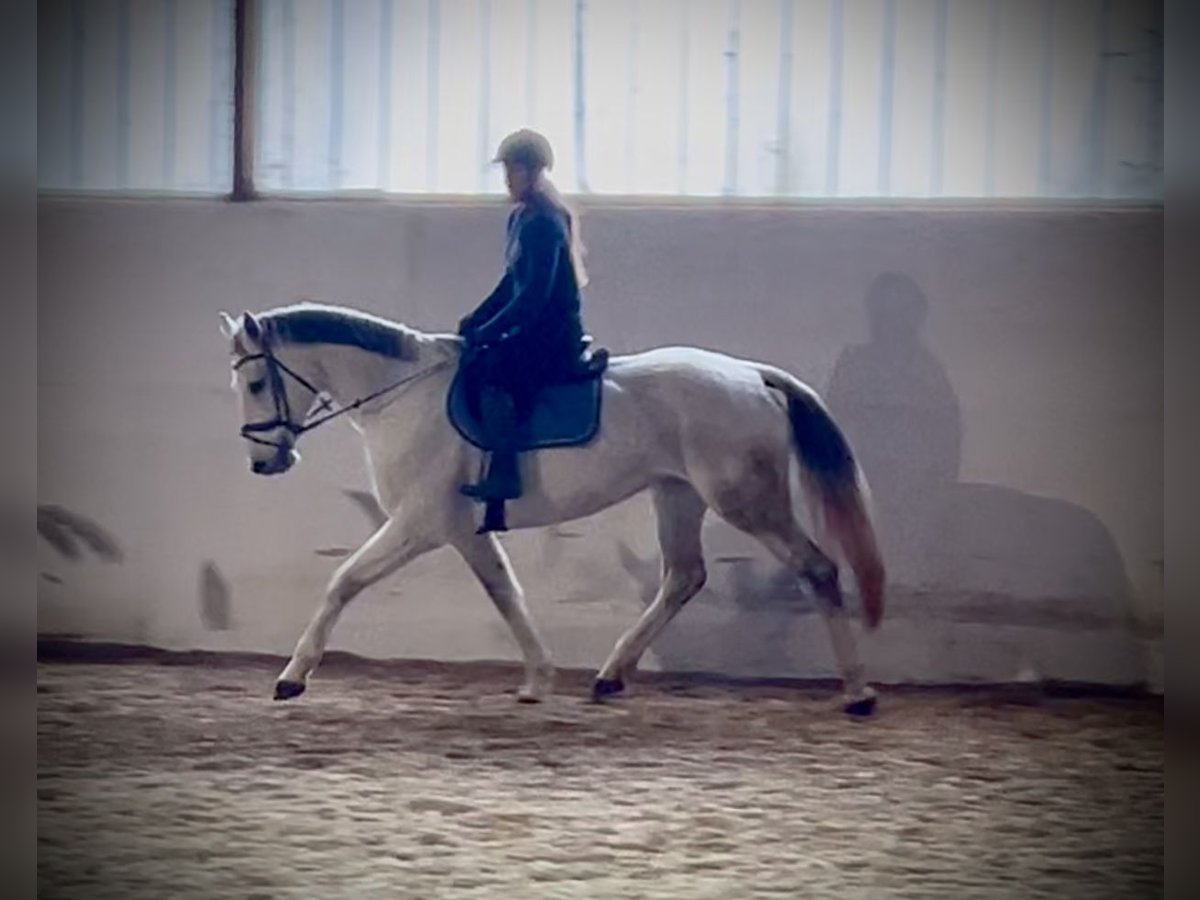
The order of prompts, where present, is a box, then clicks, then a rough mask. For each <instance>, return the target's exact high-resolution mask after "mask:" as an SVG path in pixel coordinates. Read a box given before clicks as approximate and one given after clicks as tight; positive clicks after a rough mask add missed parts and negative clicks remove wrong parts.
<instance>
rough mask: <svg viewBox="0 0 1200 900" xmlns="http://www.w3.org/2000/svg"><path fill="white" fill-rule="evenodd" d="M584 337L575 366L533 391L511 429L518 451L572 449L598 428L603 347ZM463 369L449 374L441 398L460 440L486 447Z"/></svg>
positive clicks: (605, 355)
mask: <svg viewBox="0 0 1200 900" xmlns="http://www.w3.org/2000/svg"><path fill="white" fill-rule="evenodd" d="M591 340H592V339H591V337H585V338H584V345H583V351H582V353H581V354H580V357H579V359H578V361H577V362H576V364H575V366H574V367H573V368H572V369H571V370H570V371H569V372H567V373H566V374H565V375H564V376H561V377H559V378H557V379H555V380H554V381H553V382H550V383H548V384H546V385H543V386H542V387H541V388H539V389H538V391H537V393H536V394H535V395H534V399H533V403H532V408H531V411H530V413H529V415H527V416H526V417H525V419H524V421H523V422H521V423H519V424H518V427H517V433H516V436H515V437H516V443H517V449H518V450H519V451H521V452H528V451H530V450H542V449H546V448H548V447H577V446H580V445H582V444H586V443H588V442H590V441H591V440H592V439H593V438H594V437H595V436H596V433H597V432H598V431H599V430H600V399H601V396H602V394H603V378H602V376H603V375H604V372H605V371H606V370H607V368H608V350H606V349H603V348H600V349H596V350H592V349H591V346H590V345H591ZM472 401H473V398H472V397H470V396H469V394H468V389H467V386H466V380H465V379H464V377H463V373H462V371H459V372H458V374H456V375H455V376H454V381H453V382H452V383H451V385H450V391H449V393H448V395H447V397H446V412H447V415H448V416H449V418H450V423H451V424H452V425H453V426H454V430H455V431H457V432H458V433H459V434H460V435H461V436H462V437H463V439H464V440H466V441H467V442H468V443H470V444H472V445H473V446H475V447H478V448H479V449H480V450H485V451H491V450H492V449H494V448H493V447H492V446H490V444H489V442H488V439H487V432H486V430H485V428H484V427H483V423H482V422H481V421H480V418H479V416H478V415H477V414H476V413H475V411H474V410H476V409H478V406H477V404H475V403H473V402H472Z"/></svg>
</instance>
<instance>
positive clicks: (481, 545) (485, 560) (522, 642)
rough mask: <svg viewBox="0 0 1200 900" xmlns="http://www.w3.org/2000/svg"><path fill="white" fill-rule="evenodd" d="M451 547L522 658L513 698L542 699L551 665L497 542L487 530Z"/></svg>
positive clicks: (549, 683)
mask: <svg viewBox="0 0 1200 900" xmlns="http://www.w3.org/2000/svg"><path fill="white" fill-rule="evenodd" d="M468 521H469V520H468ZM454 546H455V548H456V549H457V550H458V552H459V553H460V554H461V555H462V558H463V559H464V560H465V561H466V563H467V565H468V566H470V567H471V571H472V572H474V573H475V577H476V578H478V579H479V581H480V583H481V584H482V585H483V587H484V590H486V591H487V593H488V596H489V597H491V598H492V602H493V603H494V604H496V609H497V610H499V612H500V615H501V616H503V617H504V621H505V622H507V623H508V627H509V628H510V629H511V630H512V634H513V637H514V638H516V640H517V645H518V646H519V647H520V648H521V654H522V656H524V657H525V684H524V685H522V686H521V689H520V690H519V691H518V692H517V699H518V700H520V701H521V702H523V703H536V702H538V701H540V700H542V699H544V698H545V697H546V696H547V695H549V694H550V692H551V691H552V690H553V686H554V664H553V663H551V661H550V655H549V654H548V653H547V652H546V647H545V645H544V644H543V643H542V639H541V638H540V637H539V636H538V633H537V629H536V628H534V625H533V621H532V620H531V619H530V618H529V612H528V610H526V608H525V596H524V593H523V592H522V590H521V585H520V584H519V583H518V582H517V578H516V575H514V574H513V570H512V564H511V563H510V562H509V559H508V555H507V554H506V553H505V552H504V548H503V547H501V546H500V541H499V540H497V539H496V535H494V534H490V533H489V534H484V535H476V534H469V535H468V534H464V535H463V536H462V537H461V538H460V539H459V540H456V541H455V542H454Z"/></svg>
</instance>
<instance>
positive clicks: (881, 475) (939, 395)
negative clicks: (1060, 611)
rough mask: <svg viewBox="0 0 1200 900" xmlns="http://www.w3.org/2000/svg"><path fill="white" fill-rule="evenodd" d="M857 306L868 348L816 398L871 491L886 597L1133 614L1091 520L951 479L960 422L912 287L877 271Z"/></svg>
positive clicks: (1107, 540) (1014, 493)
mask: <svg viewBox="0 0 1200 900" xmlns="http://www.w3.org/2000/svg"><path fill="white" fill-rule="evenodd" d="M865 305H866V314H867V322H868V330H869V338H868V340H867V342H866V343H864V344H858V345H854V346H850V347H847V348H846V349H845V350H843V351H842V354H841V356H840V357H839V358H838V360H837V362H836V364H835V366H834V370H833V374H832V376H831V377H830V380H829V385H828V387H827V388H826V390H825V392H824V395H825V399H826V402H827V403H828V405H829V408H830V411H831V412H832V413H833V415H834V416H835V418H837V420H838V422H840V423H841V425H842V427H843V428H844V429H845V431H846V434H847V437H849V439H850V442H851V444H852V445H853V447H854V448H855V451H856V453H857V454H858V456H859V459H860V461H861V463H862V467H863V469H864V471H865V472H866V474H867V477H868V479H869V481H870V483H871V489H872V494H873V496H874V501H875V506H876V512H877V517H878V518H877V522H878V527H879V532H880V540H881V543H882V546H883V550H884V554H885V558H886V560H887V562H888V569H889V579H890V581H891V583H892V585H893V586H894V588H895V589H897V590H899V591H901V592H908V591H912V592H916V593H927V592H929V593H933V592H936V593H939V594H941V593H953V594H955V595H959V596H963V595H965V596H968V597H969V596H979V595H987V596H991V597H997V598H1004V599H1012V600H1013V601H1014V602H1015V601H1019V600H1023V599H1026V600H1048V601H1049V600H1056V601H1069V602H1072V603H1073V604H1080V603H1082V604H1087V605H1089V606H1090V607H1091V608H1092V610H1093V611H1094V612H1095V613H1098V614H1102V615H1104V616H1106V617H1111V618H1113V619H1116V620H1125V619H1127V618H1128V617H1129V616H1131V614H1132V608H1131V601H1132V597H1131V594H1132V591H1131V587H1130V584H1129V579H1128V576H1127V575H1126V572H1125V567H1124V564H1123V562H1122V560H1121V557H1120V553H1119V551H1118V550H1117V546H1116V542H1115V541H1114V540H1113V537H1112V535H1111V534H1110V533H1109V532H1108V530H1107V528H1105V526H1104V525H1103V523H1101V521H1100V520H1099V518H1097V517H1096V516H1095V515H1094V514H1093V513H1091V512H1089V511H1088V510H1086V509H1084V508H1082V507H1080V506H1077V505H1075V504H1073V503H1068V502H1066V501H1063V500H1054V499H1049V498H1045V497H1037V496H1034V495H1031V494H1026V493H1024V492H1022V491H1019V490H1015V489H1013V488H1008V487H1001V486H999V485H989V484H972V483H966V482H960V481H959V472H960V468H961V463H962V438H963V424H962V416H961V413H960V410H959V403H958V398H957V396H956V395H955V393H954V389H953V388H952V387H951V385H950V380H949V378H948V377H947V375H946V370H945V368H944V367H943V366H942V364H941V362H940V361H939V360H938V359H937V357H936V356H934V354H933V353H932V352H931V351H930V349H929V348H928V347H927V346H926V345H925V342H924V340H923V338H922V329H923V327H924V325H925V321H926V318H927V316H928V314H929V305H930V304H929V300H928V298H927V297H926V296H925V293H924V292H923V291H922V290H921V288H920V287H919V286H918V285H917V283H916V282H915V281H913V279H912V278H910V277H909V276H907V275H904V274H900V273H896V272H886V273H884V274H882V275H880V276H879V277H877V278H876V279H875V281H874V282H873V283H872V284H871V287H870V288H869V290H868V292H867V296H866V300H865ZM1018 439H1019V437H1018V435H1013V440H1018Z"/></svg>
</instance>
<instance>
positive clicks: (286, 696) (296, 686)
mask: <svg viewBox="0 0 1200 900" xmlns="http://www.w3.org/2000/svg"><path fill="white" fill-rule="evenodd" d="M304 687H305V685H304V682H303V681H277V682H275V699H276V700H291V699H292V698H293V697H299V696H300V695H301V694H303V693H304Z"/></svg>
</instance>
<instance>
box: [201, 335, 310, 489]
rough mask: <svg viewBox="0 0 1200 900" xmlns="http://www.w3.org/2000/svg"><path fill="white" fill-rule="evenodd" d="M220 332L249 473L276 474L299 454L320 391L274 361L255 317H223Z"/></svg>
mask: <svg viewBox="0 0 1200 900" xmlns="http://www.w3.org/2000/svg"><path fill="white" fill-rule="evenodd" d="M221 332H222V333H223V334H224V335H225V336H226V337H227V338H229V346H230V355H231V357H232V367H233V384H232V387H233V390H235V391H237V392H238V393H239V394H240V395H241V398H242V428H241V434H242V437H243V438H245V440H246V444H247V447H248V450H249V454H250V470H251V471H252V472H254V473H255V474H258V475H278V474H280V473H281V472H286V471H287V470H288V469H290V468H291V467H292V466H293V465H294V464H295V463H296V461H297V460H298V459H299V458H300V455H299V454H298V453H297V452H296V449H295V444H296V437H297V435H298V434H299V433H300V431H301V430H302V423H303V420H304V415H305V413H306V411H307V410H308V409H309V408H310V407H311V406H312V403H313V399H314V398H315V397H316V391H315V390H313V389H312V386H311V385H309V384H308V382H306V381H305V380H304V379H303V378H300V377H299V376H296V375H295V374H294V373H293V372H292V371H291V370H290V369H288V368H287V367H286V366H285V365H284V364H283V363H281V362H280V361H279V360H278V359H277V358H276V356H275V352H274V351H275V348H273V347H271V346H270V345H269V343H268V339H267V333H266V331H265V330H264V328H263V326H262V325H261V324H260V323H259V321H258V319H256V318H255V317H254V316H253V315H252V314H251V313H248V312H247V313H244V314H243V315H242V318H241V319H240V320H239V319H234V318H233V317H232V316H230V315H228V314H227V313H221Z"/></svg>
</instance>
